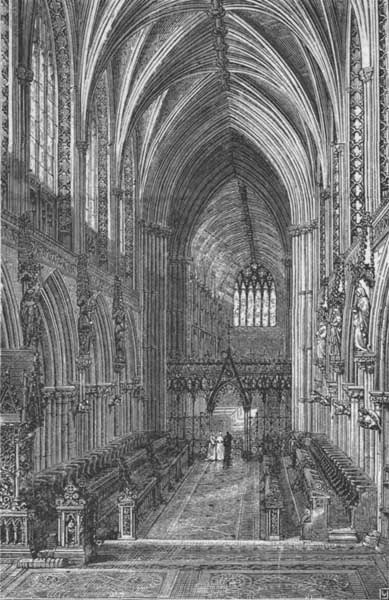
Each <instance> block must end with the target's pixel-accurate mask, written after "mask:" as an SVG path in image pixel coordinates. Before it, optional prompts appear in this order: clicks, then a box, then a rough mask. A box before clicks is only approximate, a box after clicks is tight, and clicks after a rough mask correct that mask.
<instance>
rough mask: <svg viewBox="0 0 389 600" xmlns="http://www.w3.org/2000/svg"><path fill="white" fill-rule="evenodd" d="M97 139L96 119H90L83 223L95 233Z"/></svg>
mask: <svg viewBox="0 0 389 600" xmlns="http://www.w3.org/2000/svg"><path fill="white" fill-rule="evenodd" d="M97 170H98V138H97V124H96V119H95V118H92V119H91V122H90V127H89V139H88V149H87V153H86V203H85V221H86V223H87V225H89V227H90V228H91V229H93V230H95V231H97V206H98V203H97V198H98V182H97Z"/></svg>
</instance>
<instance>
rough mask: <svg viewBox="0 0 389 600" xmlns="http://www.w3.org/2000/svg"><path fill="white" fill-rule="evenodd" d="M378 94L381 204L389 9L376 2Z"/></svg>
mask: <svg viewBox="0 0 389 600" xmlns="http://www.w3.org/2000/svg"><path fill="white" fill-rule="evenodd" d="M378 35H379V86H380V87H379V93H380V178H381V199H382V203H383V204H386V203H388V202H389V77H388V72H389V7H388V2H387V0H378Z"/></svg>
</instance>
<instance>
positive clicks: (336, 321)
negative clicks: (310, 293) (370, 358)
mask: <svg viewBox="0 0 389 600" xmlns="http://www.w3.org/2000/svg"><path fill="white" fill-rule="evenodd" d="M344 299H345V286H344V260H343V258H341V257H335V260H334V269H333V272H332V274H331V277H330V278H329V282H328V309H329V316H328V319H329V353H330V356H333V357H335V358H340V356H341V343H342V327H343V307H344Z"/></svg>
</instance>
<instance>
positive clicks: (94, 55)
mask: <svg viewBox="0 0 389 600" xmlns="http://www.w3.org/2000/svg"><path fill="white" fill-rule="evenodd" d="M347 10H348V2H346V1H340V0H204V1H201V0H132V1H131V2H128V0H100V1H99V2H98V1H95V0H93V1H92V0H89V1H85V2H83V3H82V4H79V5H78V13H77V10H76V9H75V13H74V14H75V18H76V19H78V21H79V22H80V23H81V24H82V31H83V39H82V51H81V53H80V57H79V80H80V87H81V89H82V98H83V105H82V107H81V120H82V122H83V123H86V115H87V108H88V103H89V102H90V99H91V96H92V94H93V89H94V86H95V84H96V81H97V79H98V77H100V75H101V73H102V71H103V70H104V69H106V68H107V69H108V70H110V73H111V77H112V81H113V90H114V95H113V98H112V99H111V101H112V103H113V104H114V108H115V126H114V129H115V139H114V144H115V152H116V158H117V163H118V164H120V161H121V157H122V152H123V148H124V146H125V144H126V141H127V140H128V139H129V137H131V136H132V138H133V139H134V140H136V147H137V156H138V167H137V177H136V179H137V181H136V185H137V192H138V196H139V198H140V202H141V206H142V210H143V217H144V218H145V219H146V220H150V221H153V222H159V223H164V224H168V225H170V226H171V227H172V229H173V236H172V252H174V253H176V254H177V255H194V254H195V255H196V256H195V262H196V264H198V265H199V266H200V265H207V269H209V270H212V271H213V272H215V273H218V275H217V280H218V282H219V283H218V285H229V284H227V282H228V281H231V277H232V276H233V274H234V273H235V272H236V270H237V269H238V267H241V266H243V264H247V263H248V262H249V261H250V260H251V259H252V254H253V252H254V253H255V254H256V255H257V257H258V260H259V261H265V262H267V264H268V265H269V266H270V267H271V266H274V265H277V264H278V265H279V264H280V261H281V260H282V257H284V256H285V255H287V254H288V253H289V252H290V250H289V247H288V244H289V242H288V237H287V234H286V232H287V227H288V225H290V224H291V223H302V222H307V221H310V220H311V219H313V218H315V217H316V216H317V215H316V211H317V207H316V200H315V198H316V191H315V190H316V182H317V180H318V177H319V176H320V177H321V178H322V179H323V181H326V178H327V175H328V165H327V150H326V148H328V147H329V142H330V141H331V139H333V136H337V137H341V135H342V132H341V127H342V125H341V121H340V118H339V115H340V103H341V100H340V99H341V93H340V90H341V86H342V77H343V76H344V74H343V72H342V71H341V69H340V67H339V65H341V64H343V63H344V59H343V54H344V47H345V44H346V38H347V35H346V34H347V29H346V21H347V18H346V17H347V14H346V11H347ZM333 124H334V125H333ZM333 128H335V132H334V131H333ZM238 182H240V183H241V184H243V185H244V186H245V188H246V195H247V202H246V205H247V206H246V207H244V206H243V205H242V200H241V196H240V194H239V186H238ZM250 230H251V234H250V235H251V238H250V236H249V238H248V232H249V233H250ZM248 239H252V242H250V243H248ZM250 246H251V249H250ZM253 246H254V250H253Z"/></svg>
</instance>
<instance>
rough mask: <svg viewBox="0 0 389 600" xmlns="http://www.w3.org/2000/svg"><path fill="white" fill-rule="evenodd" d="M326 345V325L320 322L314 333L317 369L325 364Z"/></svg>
mask: <svg viewBox="0 0 389 600" xmlns="http://www.w3.org/2000/svg"><path fill="white" fill-rule="evenodd" d="M326 345H327V325H326V324H325V323H324V322H321V323H320V325H319V329H318V330H317V331H316V359H317V364H318V366H319V367H321V366H323V365H324V364H325V360H326Z"/></svg>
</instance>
